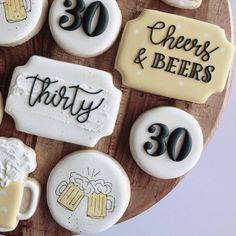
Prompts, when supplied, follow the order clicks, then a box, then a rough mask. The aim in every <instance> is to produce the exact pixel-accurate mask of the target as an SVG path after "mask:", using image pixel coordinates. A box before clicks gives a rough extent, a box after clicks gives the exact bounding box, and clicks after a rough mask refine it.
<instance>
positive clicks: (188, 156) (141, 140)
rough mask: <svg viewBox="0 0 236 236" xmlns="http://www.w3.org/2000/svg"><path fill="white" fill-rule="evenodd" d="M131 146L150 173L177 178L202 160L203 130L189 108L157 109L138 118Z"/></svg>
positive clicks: (138, 159)
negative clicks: (186, 109)
mask: <svg viewBox="0 0 236 236" xmlns="http://www.w3.org/2000/svg"><path fill="white" fill-rule="evenodd" d="M130 149H131V153H132V156H133V158H134V159H135V161H136V163H137V164H138V165H139V166H140V168H141V169H143V170H144V171H145V172H147V173H148V174H150V175H152V176H154V177H156V178H160V179H172V178H177V177H179V176H182V175H184V174H186V173H187V172H188V171H189V170H191V169H192V168H193V167H194V166H195V165H196V163H197V162H198V160H199V158H200V156H201V153H202V150H203V135H202V130H201V127H200V125H199V124H198V122H197V120H196V119H195V118H194V117H193V116H192V115H190V114H188V113H187V112H185V111H182V110H180V109H178V108H174V107H160V108H154V109H152V110H149V111H147V112H145V113H144V114H142V115H141V116H140V117H139V118H138V119H137V120H136V121H135V123H134V125H133V127H132V130H131V134H130Z"/></svg>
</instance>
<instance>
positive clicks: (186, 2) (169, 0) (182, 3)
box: [162, 0, 202, 9]
mask: <svg viewBox="0 0 236 236" xmlns="http://www.w3.org/2000/svg"><path fill="white" fill-rule="evenodd" d="M162 2H164V3H166V4H168V5H170V6H173V7H177V8H183V9H196V8H198V7H200V5H201V4H202V0H162Z"/></svg>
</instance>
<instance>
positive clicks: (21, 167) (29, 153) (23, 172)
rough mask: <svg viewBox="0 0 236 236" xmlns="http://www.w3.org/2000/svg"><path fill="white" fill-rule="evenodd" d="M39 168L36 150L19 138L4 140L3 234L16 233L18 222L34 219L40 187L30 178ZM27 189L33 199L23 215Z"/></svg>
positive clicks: (0, 168)
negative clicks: (7, 232) (29, 175)
mask: <svg viewBox="0 0 236 236" xmlns="http://www.w3.org/2000/svg"><path fill="white" fill-rule="evenodd" d="M35 168H36V156H35V152H34V151H33V149H31V148H29V147H28V146H26V145H24V144H23V143H22V141H20V140H18V139H15V138H3V137H0V232H6V231H11V230H14V229H15V227H16V226H17V224H18V221H20V220H27V219H29V218H31V217H32V215H33V214H34V212H35V211H36V208H37V205H38V201H39V197H40V185H39V183H38V182H37V181H36V180H34V179H31V178H28V177H27V176H28V174H29V173H31V172H33V171H34V170H35ZM25 188H27V189H29V190H31V198H30V203H28V204H29V207H28V209H26V211H24V212H22V213H21V212H20V208H21V205H22V204H23V203H24V201H25V199H24V197H23V193H24V189H25Z"/></svg>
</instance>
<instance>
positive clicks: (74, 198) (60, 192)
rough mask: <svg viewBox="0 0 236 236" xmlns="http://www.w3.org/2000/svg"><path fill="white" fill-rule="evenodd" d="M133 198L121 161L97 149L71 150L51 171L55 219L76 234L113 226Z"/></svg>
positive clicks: (49, 190) (50, 195)
mask: <svg viewBox="0 0 236 236" xmlns="http://www.w3.org/2000/svg"><path fill="white" fill-rule="evenodd" d="M129 200H130V183H129V179H128V177H127V175H126V173H125V171H124V170H123V168H122V167H121V166H120V164H119V163H118V162H117V161H115V160H114V159H112V158H111V157H109V156H108V155H106V154H103V153H100V152H97V151H79V152H75V153H72V154H70V155H68V156H67V157H65V158H64V159H63V160H62V161H61V162H59V163H58V164H57V165H56V166H55V167H54V169H53V170H52V172H51V174H50V176H49V179H48V184H47V202H48V206H49V210H50V212H51V214H52V216H53V218H54V219H55V220H56V221H57V223H59V224H60V225H61V226H63V227H64V228H66V229H68V230H70V231H72V232H74V233H99V232H101V231H104V230H106V229H108V228H109V227H111V226H112V225H114V224H115V223H116V222H117V221H118V220H119V219H120V218H121V217H122V215H123V214H124V212H125V210H126V209H127V207H128V203H129Z"/></svg>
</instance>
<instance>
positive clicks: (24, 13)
mask: <svg viewBox="0 0 236 236" xmlns="http://www.w3.org/2000/svg"><path fill="white" fill-rule="evenodd" d="M47 8H48V0H0V24H1V28H0V46H6V47H13V46H16V45H19V44H22V43H24V42H26V41H28V40H29V39H31V38H32V37H34V36H35V35H36V34H37V33H38V32H39V31H40V29H41V28H42V26H43V24H44V22H45V19H46V15H47Z"/></svg>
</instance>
